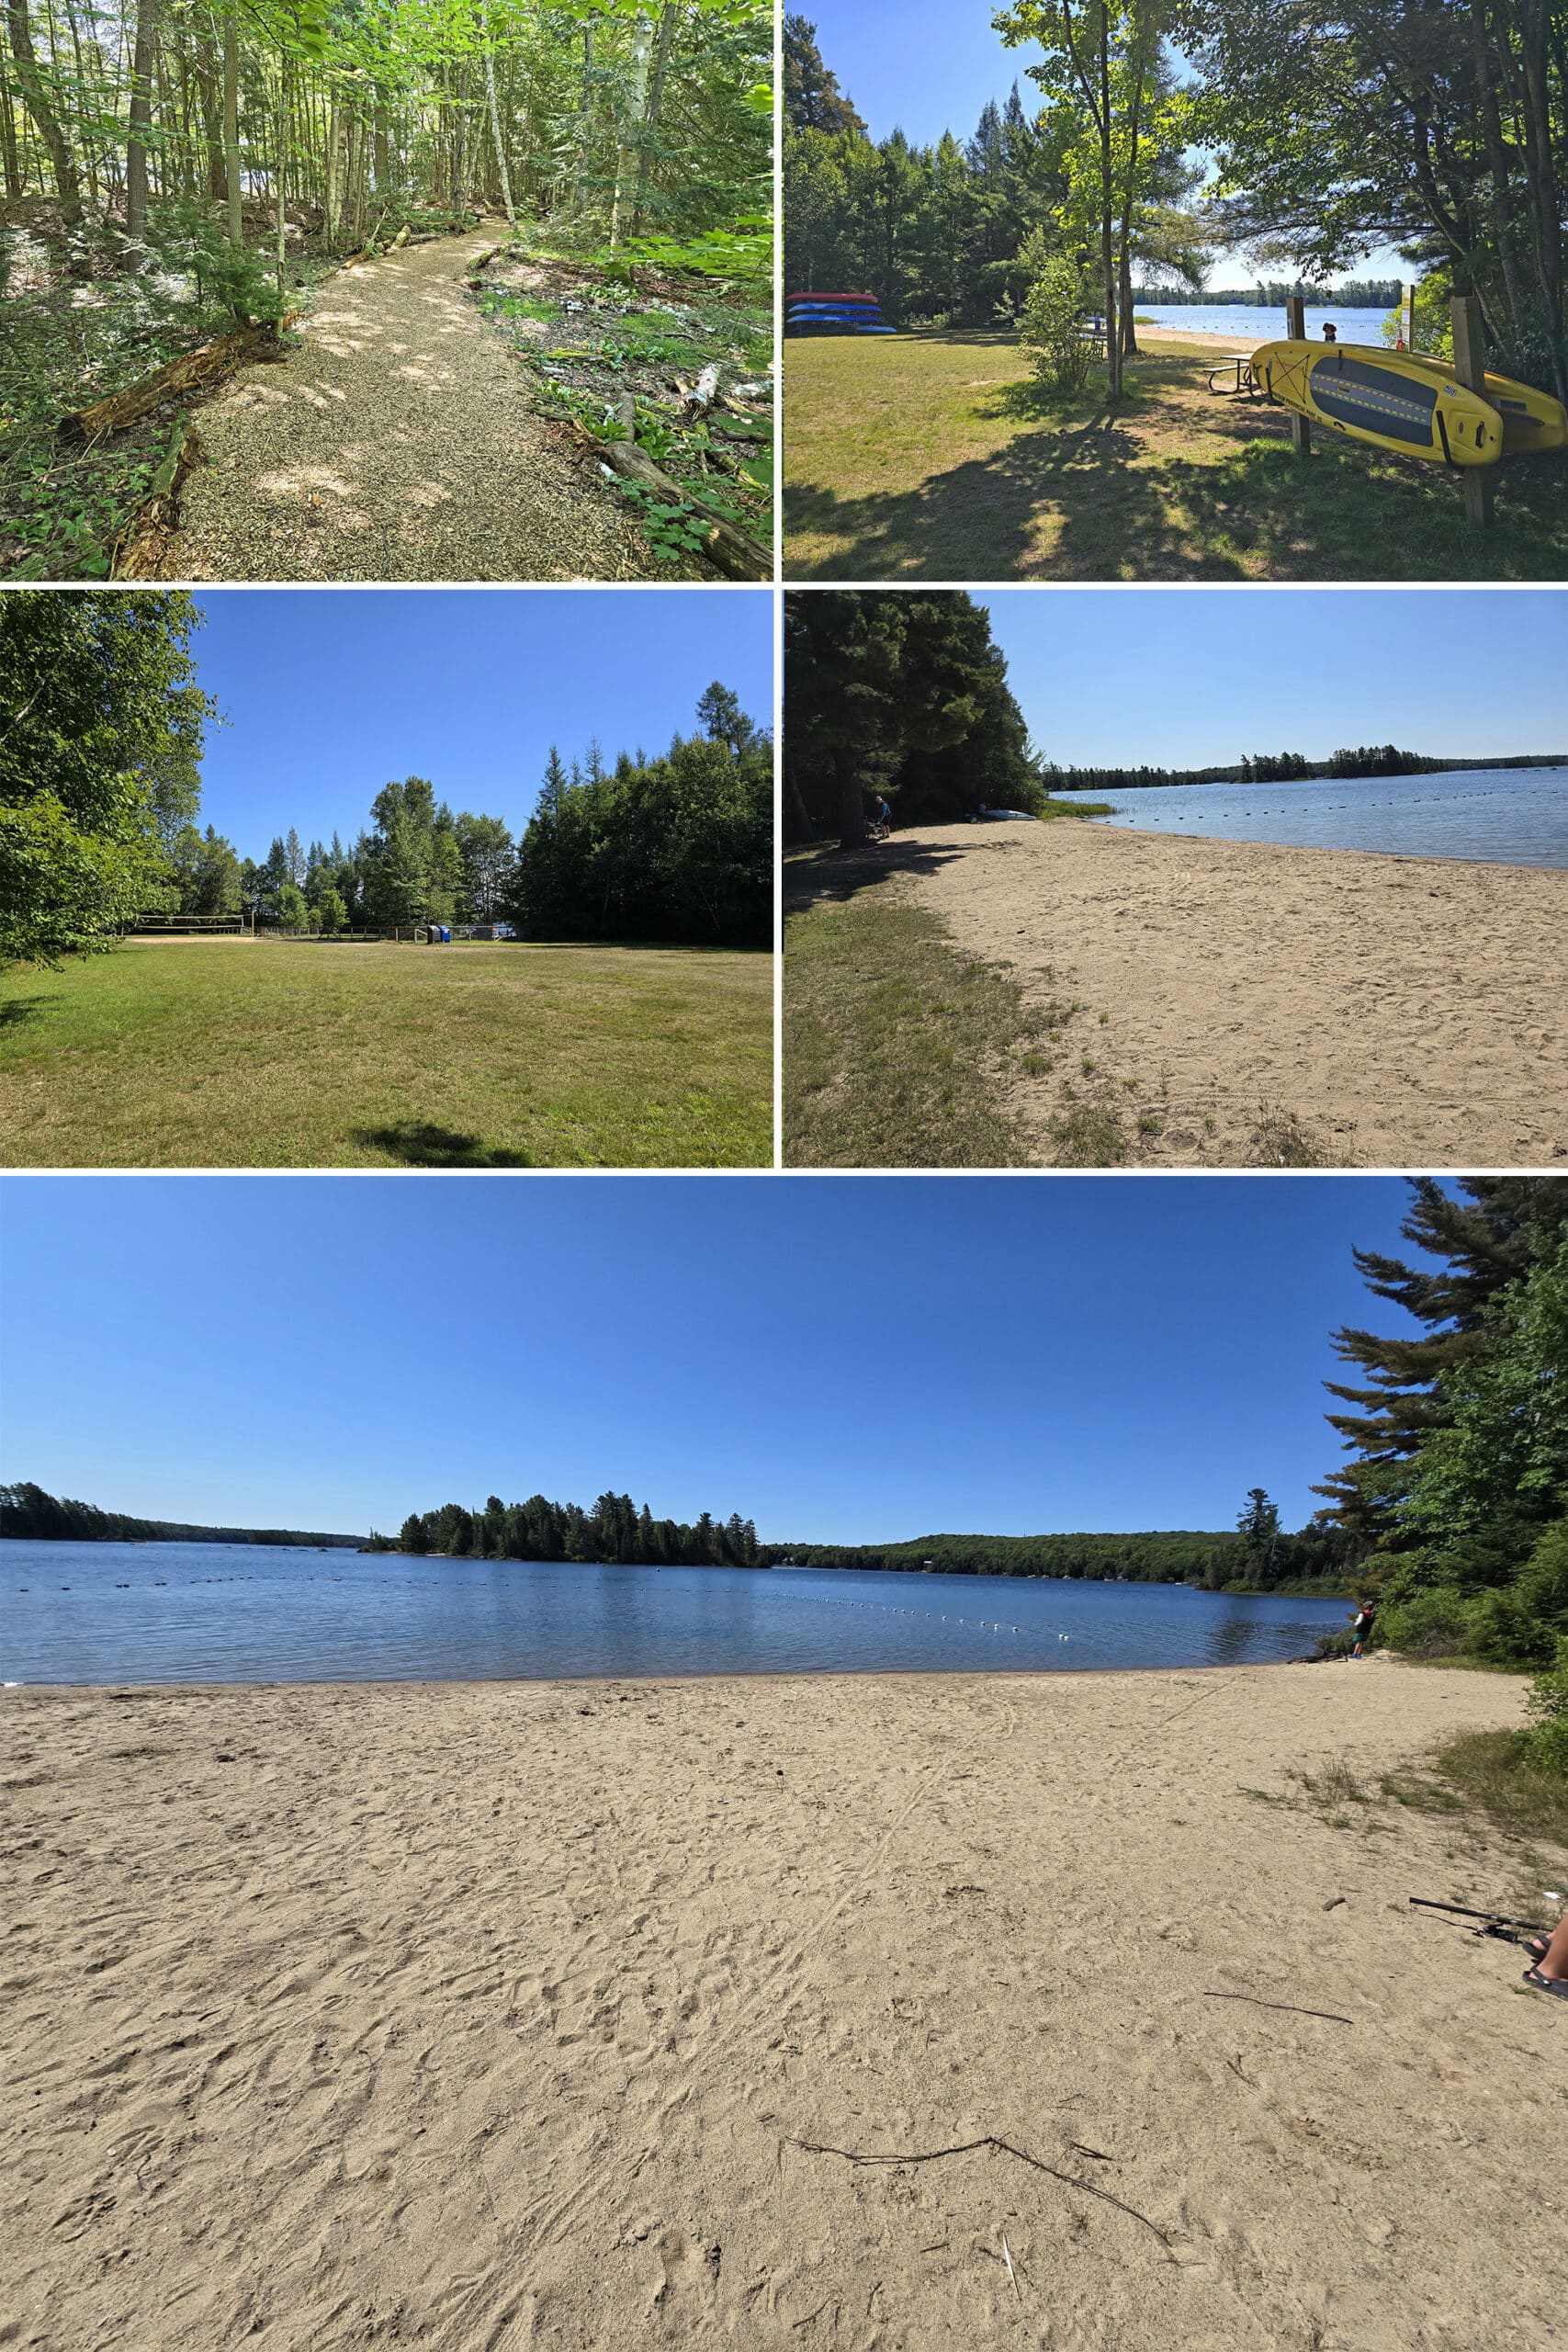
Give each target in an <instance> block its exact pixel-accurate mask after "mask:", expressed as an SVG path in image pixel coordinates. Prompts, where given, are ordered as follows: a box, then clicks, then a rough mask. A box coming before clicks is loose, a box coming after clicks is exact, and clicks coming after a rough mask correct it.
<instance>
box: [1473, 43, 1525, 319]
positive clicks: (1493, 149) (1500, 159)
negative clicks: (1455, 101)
mask: <svg viewBox="0 0 1568 2352" xmlns="http://www.w3.org/2000/svg"><path fill="white" fill-rule="evenodd" d="M1470 29H1471V54H1472V62H1473V70H1474V74H1475V96H1476V103H1477V105H1478V106H1479V107H1480V108H1481V119H1482V123H1483V128H1484V130H1485V133H1486V168H1487V173H1488V175H1489V176H1490V178H1491V181H1492V219H1493V225H1494V229H1495V234H1496V238H1497V257H1498V259H1499V261H1500V262H1501V264H1502V266H1503V289H1504V291H1505V293H1506V296H1507V298H1508V310H1509V313H1510V315H1511V316H1512V319H1513V322H1514V332H1515V333H1516V334H1520V333H1522V332H1523V330H1524V326H1525V299H1524V287H1523V285H1522V284H1521V282H1520V278H1519V269H1518V261H1517V255H1516V254H1515V252H1514V231H1515V221H1514V195H1513V190H1512V188H1511V187H1509V185H1508V158H1507V153H1506V150H1505V148H1504V145H1503V125H1502V120H1501V119H1500V117H1499V115H1498V112H1497V89H1496V85H1495V81H1494V79H1493V74H1492V45H1491V43H1490V41H1489V40H1488V39H1487V35H1486V0H1470ZM1504 38H1505V39H1506V34H1505V36H1504Z"/></svg>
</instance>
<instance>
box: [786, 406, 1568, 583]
mask: <svg viewBox="0 0 1568 2352" xmlns="http://www.w3.org/2000/svg"><path fill="white" fill-rule="evenodd" d="M1180 384H1181V379H1179V377H1178V376H1177V375H1176V374H1175V372H1174V371H1173V370H1171V369H1168V368H1159V369H1157V370H1154V371H1151V375H1150V380H1148V381H1147V382H1146V383H1140V384H1138V385H1137V386H1136V387H1135V388H1134V396H1133V398H1132V399H1131V401H1129V403H1128V404H1127V406H1126V407H1125V408H1124V409H1123V410H1122V411H1121V412H1120V413H1117V414H1114V415H1112V414H1111V413H1110V412H1109V411H1108V410H1106V409H1105V408H1104V406H1103V405H1102V404H1101V405H1100V406H1099V407H1098V408H1097V409H1096V410H1095V411H1094V412H1093V413H1085V405H1086V404H1084V403H1074V402H1063V401H1060V400H1058V399H1055V397H1054V396H1052V395H1049V394H1046V393H1044V392H1043V391H1042V390H1040V388H1039V387H1037V386H1036V385H1034V384H1033V383H1032V382H1029V381H1021V382H1019V383H1014V384H1009V385H1006V386H1003V387H1001V388H999V389H998V391H997V392H996V393H995V395H994V396H993V397H992V398H991V399H990V400H989V401H987V402H986V403H985V404H984V405H982V406H979V407H977V409H976V413H977V414H978V415H980V416H982V417H984V416H990V417H994V418H1008V419H1014V420H1018V421H1019V422H1020V423H1021V425H1022V428H1023V429H1021V431H1019V432H1018V433H1017V434H1016V435H1014V437H1013V438H1012V439H1011V440H1010V441H1009V442H1008V443H1006V444H1005V445H1004V446H1003V447H1001V448H999V449H996V450H994V451H992V452H991V454H990V455H989V456H987V457H984V458H972V459H970V460H968V461H967V462H966V463H964V464H962V465H956V466H953V467H950V468H949V469H946V470H945V471H932V472H931V473H930V474H929V475H928V476H927V478H926V479H925V480H924V481H921V482H919V483H917V484H915V485H914V486H913V487H911V488H910V489H908V490H901V491H887V492H877V491H872V492H866V493H864V494H863V495H860V496H851V497H842V496H840V494H839V493H838V492H837V491H835V490H833V489H831V488H829V487H827V486H826V485H824V484H821V483H812V482H801V483H795V484H793V485H791V487H790V488H789V490H788V492H787V493H786V497H787V529H788V532H789V534H790V536H791V537H795V535H797V534H798V535H801V536H805V537H811V538H813V539H817V540H819V541H820V540H826V541H829V542H831V543H832V552H831V553H830V554H829V555H827V556H825V557H823V558H822V559H821V560H818V561H817V562H815V563H810V564H801V565H795V564H794V563H791V564H789V565H788V566H787V567H786V569H787V571H789V573H790V574H792V575H793V576H797V577H812V578H818V579H831V578H841V579H921V580H974V579H998V580H1002V579H1028V578H1041V577H1045V576H1053V577H1056V578H1063V579H1074V578H1077V579H1091V580H1119V579H1126V580H1190V579H1205V580H1244V579H1250V578H1254V577H1257V576H1258V575H1259V574H1261V575H1262V576H1265V577H1269V578H1272V579H1303V580H1324V579H1329V580H1335V579H1362V580H1404V579H1416V580H1446V579H1554V578H1559V577H1561V576H1562V570H1563V568H1564V560H1565V558H1568V462H1564V460H1563V459H1562V457H1561V456H1559V455H1555V454H1554V455H1553V456H1551V457H1550V458H1540V457H1538V458H1524V459H1518V458H1516V459H1512V460H1508V459H1505V460H1504V461H1503V463H1502V464H1501V465H1499V466H1497V467H1495V468H1494V469H1493V478H1494V487H1495V500H1496V519H1495V525H1494V526H1493V528H1492V529H1491V530H1490V531H1488V532H1477V531H1474V530H1472V529H1471V528H1470V527H1469V526H1467V525H1466V523H1465V520H1464V512H1463V505H1462V501H1461V495H1460V488H1459V484H1458V482H1457V481H1455V480H1454V479H1453V478H1452V477H1451V476H1450V475H1449V474H1448V473H1447V472H1446V471H1445V470H1444V469H1441V468H1438V467H1435V466H1431V467H1423V466H1419V465H1417V464H1416V462H1415V461H1413V460H1409V459H1401V458H1393V457H1389V458H1382V457H1381V456H1380V454H1379V453H1378V452H1377V451H1375V450H1372V449H1370V448H1366V447H1361V446H1360V445H1358V444H1351V443H1348V442H1346V443H1341V442H1338V441H1337V440H1336V439H1335V438H1334V437H1333V436H1331V435H1327V434H1326V433H1324V432H1323V431H1321V430H1320V431H1319V432H1318V434H1317V435H1316V439H1315V442H1314V450H1313V454H1312V456H1311V458H1307V459H1305V460H1303V459H1301V458H1298V457H1297V456H1296V455H1295V454H1294V452H1293V451H1292V449H1291V448H1290V447H1289V446H1288V443H1287V442H1286V440H1285V438H1284V435H1285V433H1286V429H1287V426H1286V420H1285V417H1284V414H1283V412H1281V411H1280V410H1278V409H1266V408H1257V409H1252V408H1244V407H1235V408H1234V409H1232V410H1231V411H1229V412H1228V413H1226V414H1225V416H1224V419H1223V420H1222V421H1221V422H1222V423H1223V427H1224V432H1225V434H1226V435H1228V439H1229V445H1230V446H1228V447H1227V446H1226V445H1225V442H1224V441H1222V440H1221V439H1220V438H1219V435H1218V430H1217V428H1216V427H1215V426H1214V425H1212V424H1210V422H1209V419H1208V416H1207V412H1206V410H1204V409H1202V408H1199V409H1196V410H1195V409H1194V407H1193V406H1192V405H1191V404H1190V402H1183V401H1180V400H1178V399H1175V398H1168V397H1162V395H1164V394H1165V393H1167V392H1168V391H1169V392H1172V393H1174V392H1175V391H1176V390H1179V388H1180ZM1209 433H1213V434H1214V436H1215V437H1214V440H1213V445H1212V446H1213V454H1212V455H1211V454H1203V455H1201V456H1199V457H1192V456H1189V455H1186V454H1183V452H1182V451H1181V450H1180V449H1179V448H1172V447H1168V444H1169V442H1171V441H1173V440H1177V439H1179V440H1180V441H1181V442H1183V443H1186V444H1188V445H1190V444H1191V442H1192V441H1193V439H1194V438H1195V437H1196V436H1198V435H1205V434H1209ZM1043 534H1045V535H1048V536H1047V537H1046V543H1044V544H1043V543H1042V540H1043Z"/></svg>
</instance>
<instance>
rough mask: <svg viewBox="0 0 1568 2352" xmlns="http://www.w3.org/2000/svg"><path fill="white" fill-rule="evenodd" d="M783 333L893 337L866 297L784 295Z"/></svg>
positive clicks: (876, 307)
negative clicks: (885, 335)
mask: <svg viewBox="0 0 1568 2352" xmlns="http://www.w3.org/2000/svg"><path fill="white" fill-rule="evenodd" d="M784 333H785V334H897V328H896V327H890V326H889V325H888V323H887V322H886V319H885V318H884V317H883V315H882V310H881V306H880V304H879V303H876V302H874V301H873V300H872V298H871V296H870V295H869V294H786V295H785V297H784Z"/></svg>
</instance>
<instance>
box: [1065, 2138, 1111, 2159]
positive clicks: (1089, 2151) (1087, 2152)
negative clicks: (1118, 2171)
mask: <svg viewBox="0 0 1568 2352" xmlns="http://www.w3.org/2000/svg"><path fill="white" fill-rule="evenodd" d="M1067 2145H1068V2146H1069V2147H1070V2148H1076V2149H1077V2153H1078V2154H1079V2155H1080V2156H1092V2157H1093V2158H1094V2160H1095V2162H1096V2164H1099V2165H1113V2164H1114V2163H1115V2161H1116V2159H1115V2157H1114V2156H1108V2155H1107V2154H1106V2153H1105V2151H1104V2149H1103V2148H1086V2147H1085V2146H1084V2143H1083V2142H1082V2141H1081V2140H1069V2141H1068V2143H1067Z"/></svg>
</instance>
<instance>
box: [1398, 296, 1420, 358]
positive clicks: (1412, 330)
mask: <svg viewBox="0 0 1568 2352" xmlns="http://www.w3.org/2000/svg"><path fill="white" fill-rule="evenodd" d="M1399 332H1400V334H1402V335H1403V336H1404V348H1405V350H1406V351H1414V350H1415V348H1416V288H1414V286H1402V287H1401V288H1400V290H1399Z"/></svg>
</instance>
